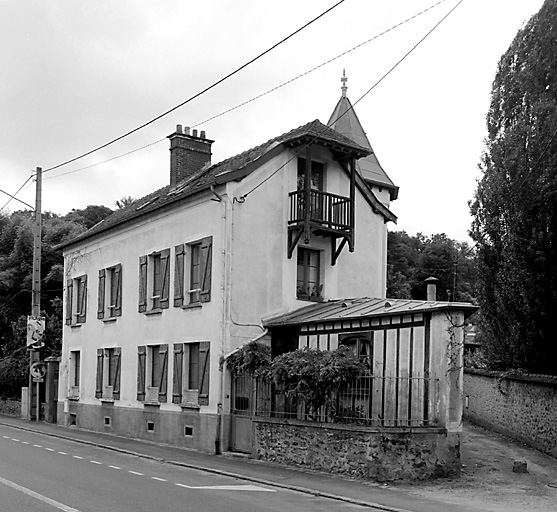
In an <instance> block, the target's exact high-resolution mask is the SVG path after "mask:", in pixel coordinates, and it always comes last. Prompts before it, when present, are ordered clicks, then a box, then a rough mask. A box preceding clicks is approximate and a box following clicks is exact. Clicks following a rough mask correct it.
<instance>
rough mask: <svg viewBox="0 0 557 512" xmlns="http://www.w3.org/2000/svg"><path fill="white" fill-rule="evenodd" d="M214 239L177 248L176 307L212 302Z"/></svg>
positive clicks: (209, 237) (175, 275)
mask: <svg viewBox="0 0 557 512" xmlns="http://www.w3.org/2000/svg"><path fill="white" fill-rule="evenodd" d="M212 252H213V237H211V236H208V237H206V238H203V239H202V240H198V241H196V242H191V243H188V244H180V245H177V246H176V247H175V268H174V306H175V307H180V306H184V305H200V304H201V303H203V302H209V301H210V300H211V266H212Z"/></svg>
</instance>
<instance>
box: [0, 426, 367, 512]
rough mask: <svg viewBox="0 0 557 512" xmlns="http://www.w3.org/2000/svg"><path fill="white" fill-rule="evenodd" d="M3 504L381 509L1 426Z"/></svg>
mask: <svg viewBox="0 0 557 512" xmlns="http://www.w3.org/2000/svg"><path fill="white" fill-rule="evenodd" d="M0 454H1V455H0V512H15V511H25V512H53V511H56V510H62V511H64V512H103V511H107V512H128V511H133V512H143V511H149V512H153V511H157V512H165V511H177V510H180V511H195V512H209V511H210V512H216V511H226V512H235V511H238V512H251V511H262V510H265V511H268V512H274V511H276V512H279V511H280V512H285V511H288V512H302V511H303V512H314V511H315V512H318V511H319V512H327V511H335V512H337V511H338V512H344V511H352V512H356V511H363V510H366V511H370V510H377V509H373V508H369V507H361V506H358V505H353V504H350V503H343V502H339V501H336V500H330V499H327V498H322V497H314V496H311V495H308V494H304V493H299V492H296V491H291V490H287V489H280V488H273V487H267V486H264V485H259V484H253V483H250V482H246V481H242V480H239V479H237V478H232V477H227V476H223V475H217V474H211V473H207V472H203V471H199V470H195V469H190V468H183V467H179V466H174V465H171V464H166V463H162V462H157V461H151V460H148V459H143V458H139V457H135V456H132V455H127V454H122V453H119V452H114V451H112V450H107V449H104V448H101V447H95V446H90V445H84V444H81V443H76V442H74V441H70V440H67V439H59V438H54V437H49V436H46V435H41V434H37V433H35V432H28V431H22V430H18V429H15V428H11V427H6V426H0Z"/></svg>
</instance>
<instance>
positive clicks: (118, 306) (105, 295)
mask: <svg viewBox="0 0 557 512" xmlns="http://www.w3.org/2000/svg"><path fill="white" fill-rule="evenodd" d="M121 315H122V265H120V264H118V265H115V266H113V267H109V268H103V269H101V270H99V296H98V308H97V318H99V319H104V318H116V317H118V316H121Z"/></svg>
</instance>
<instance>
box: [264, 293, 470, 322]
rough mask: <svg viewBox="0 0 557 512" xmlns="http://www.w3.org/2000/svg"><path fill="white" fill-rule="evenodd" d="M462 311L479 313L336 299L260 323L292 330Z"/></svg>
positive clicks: (428, 304) (451, 305)
mask: <svg viewBox="0 0 557 512" xmlns="http://www.w3.org/2000/svg"><path fill="white" fill-rule="evenodd" d="M450 310H453V311H456V310H458V311H464V313H465V316H470V315H471V314H473V313H474V312H476V311H477V310H478V307H477V306H474V305H473V304H470V303H468V302H442V301H421V300H408V299H373V298H368V297H364V298H356V299H336V300H331V301H328V302H322V303H316V304H312V305H310V306H306V307H303V308H301V309H298V310H296V311H292V312H289V313H285V314H283V315H278V316H275V317H273V318H269V319H266V320H264V321H263V326H264V327H266V328H272V327H294V326H300V325H307V324H315V323H323V322H342V321H347V320H360V319H363V318H372V317H384V316H394V315H408V314H416V313H428V312H437V311H450Z"/></svg>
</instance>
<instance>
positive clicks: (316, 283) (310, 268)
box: [296, 247, 323, 301]
mask: <svg viewBox="0 0 557 512" xmlns="http://www.w3.org/2000/svg"><path fill="white" fill-rule="evenodd" d="M320 256H321V254H320V251H315V250H313V249H306V248H304V247H298V269H297V281H296V297H297V298H298V299H300V300H315V301H317V300H320V299H321V298H322V293H321V292H322V290H323V285H322V284H321V276H320V275H321V257H320Z"/></svg>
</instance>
